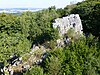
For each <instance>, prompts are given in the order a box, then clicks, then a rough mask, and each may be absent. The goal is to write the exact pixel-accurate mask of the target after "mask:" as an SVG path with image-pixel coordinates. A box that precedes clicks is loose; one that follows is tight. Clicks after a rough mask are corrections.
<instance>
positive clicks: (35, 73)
mask: <svg viewBox="0 0 100 75" xmlns="http://www.w3.org/2000/svg"><path fill="white" fill-rule="evenodd" d="M24 75H44V74H43V69H42V68H41V67H39V66H33V67H32V68H31V70H29V71H27V72H26V73H25V74H24Z"/></svg>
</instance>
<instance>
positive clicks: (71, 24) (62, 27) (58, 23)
mask: <svg viewBox="0 0 100 75" xmlns="http://www.w3.org/2000/svg"><path fill="white" fill-rule="evenodd" d="M53 28H57V29H58V31H59V33H60V35H61V36H63V35H64V34H65V33H67V31H68V30H69V29H70V28H73V29H74V30H75V32H76V33H78V34H82V33H83V32H82V30H83V28H82V23H81V19H80V17H79V15H78V14H71V15H69V16H66V17H63V18H57V19H55V23H53Z"/></svg>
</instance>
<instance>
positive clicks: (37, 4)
mask: <svg viewBox="0 0 100 75" xmlns="http://www.w3.org/2000/svg"><path fill="white" fill-rule="evenodd" d="M72 1H75V2H81V1H82V0H0V8H29V7H32V8H48V7H50V6H54V5H55V6H56V7H57V8H63V7H65V6H66V5H67V4H70V2H72Z"/></svg>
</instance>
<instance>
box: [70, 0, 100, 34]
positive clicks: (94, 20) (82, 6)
mask: <svg viewBox="0 0 100 75" xmlns="http://www.w3.org/2000/svg"><path fill="white" fill-rule="evenodd" d="M71 13H74V14H79V15H80V17H81V19H82V24H83V30H84V32H90V33H92V34H94V35H96V36H99V35H100V18H99V17H100V1H99V0H91V1H90V0H87V1H83V2H81V3H78V4H77V6H76V7H75V8H74V9H73V10H72V11H71Z"/></svg>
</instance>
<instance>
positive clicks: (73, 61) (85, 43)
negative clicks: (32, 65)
mask: <svg viewBox="0 0 100 75" xmlns="http://www.w3.org/2000/svg"><path fill="white" fill-rule="evenodd" d="M95 40H96V38H95V37H94V36H91V35H90V37H88V38H87V39H79V40H78V41H77V42H73V43H72V44H71V45H70V46H68V47H65V48H61V49H54V50H51V51H50V52H49V53H48V54H47V55H48V56H47V58H46V59H45V60H44V61H43V63H42V64H41V65H42V67H43V69H44V73H45V74H46V75H99V74H100V42H99V41H98V40H97V41H95Z"/></svg>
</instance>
